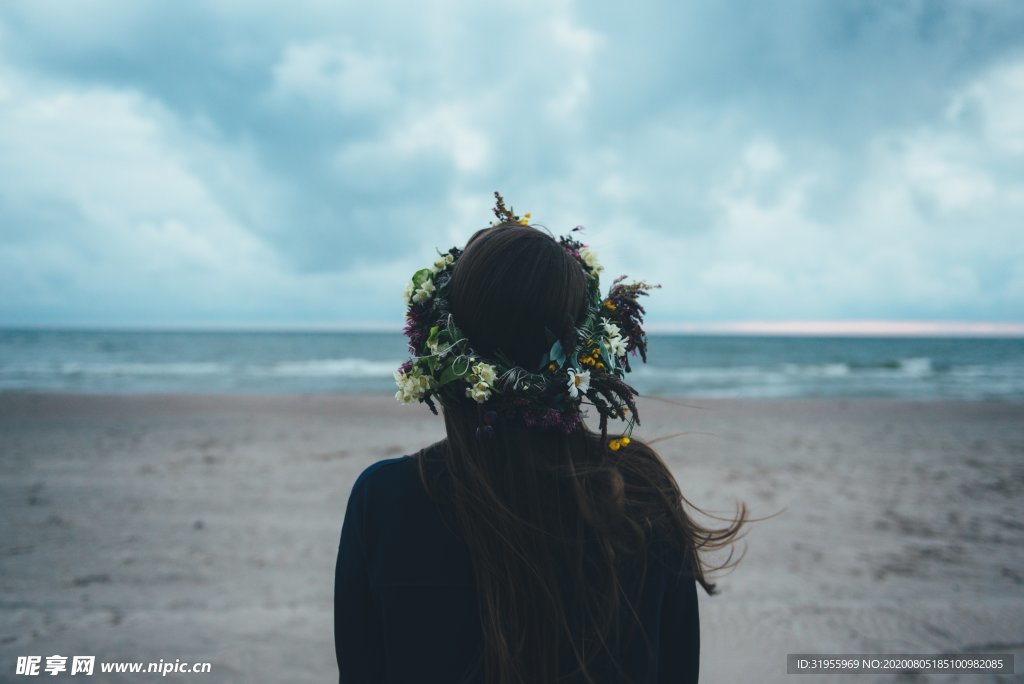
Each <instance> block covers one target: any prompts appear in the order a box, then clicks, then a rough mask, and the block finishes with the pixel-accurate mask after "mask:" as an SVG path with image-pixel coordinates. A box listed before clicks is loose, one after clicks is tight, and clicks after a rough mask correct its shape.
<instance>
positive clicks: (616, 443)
mask: <svg viewBox="0 0 1024 684" xmlns="http://www.w3.org/2000/svg"><path fill="white" fill-rule="evenodd" d="M620 446H621V445H620V444H619V440H617V439H613V440H612V441H610V442H608V448H609V449H611V450H612V451H618V450H619V447H620Z"/></svg>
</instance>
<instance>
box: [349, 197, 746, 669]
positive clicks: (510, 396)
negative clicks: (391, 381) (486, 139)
mask: <svg viewBox="0 0 1024 684" xmlns="http://www.w3.org/2000/svg"><path fill="white" fill-rule="evenodd" d="M496 196H497V198H498V203H497V207H496V209H495V213H496V215H497V217H498V222H497V224H496V225H492V227H489V228H485V229H483V230H481V231H479V232H477V233H476V234H475V235H474V236H473V237H472V238H471V239H470V240H469V242H468V243H467V245H466V248H465V250H460V249H457V248H453V249H452V250H449V252H447V253H445V254H442V255H441V257H440V258H439V259H438V260H437V261H436V262H435V263H434V265H433V267H432V268H429V269H422V270H421V271H418V272H417V273H416V274H415V275H414V277H413V279H412V281H411V282H410V284H409V286H408V287H407V288H406V300H407V303H408V305H409V312H408V321H409V325H408V327H407V328H406V333H407V334H408V335H409V339H410V349H411V351H412V353H413V354H414V357H415V358H414V359H413V360H411V361H409V362H406V364H404V365H403V366H402V368H401V369H400V370H399V371H398V372H397V373H396V379H397V380H398V383H399V392H398V394H397V396H398V398H399V399H400V400H402V401H405V402H413V401H421V402H424V403H427V404H428V405H429V406H430V408H431V409H432V410H435V413H436V408H435V400H436V401H437V402H439V403H440V404H441V409H442V411H443V414H444V421H445V429H446V432H447V437H446V439H444V440H442V441H440V442H438V443H436V444H433V445H430V446H429V447H426V448H424V449H422V450H421V451H420V452H418V453H416V454H415V455H412V456H403V457H400V458H393V459H388V460H385V461H381V462H378V463H375V464H373V465H371V466H370V467H369V468H367V469H366V470H365V471H364V472H363V473H362V474H361V475H360V476H359V478H358V479H357V481H356V483H355V485H354V487H353V489H352V493H351V495H350V497H349V502H348V507H347V510H346V514H345V521H344V525H343V528H342V534H341V543H340V547H339V552H338V562H337V566H336V579H335V582H336V585H335V644H336V651H337V658H338V666H339V670H340V674H341V679H340V681H341V682H343V683H345V684H359V683H362V682H374V683H376V682H398V683H402V684H411V683H416V684H420V683H431V682H445V683H452V684H454V683H456V682H486V683H488V684H491V683H494V684H540V683H547V682H552V683H553V682H594V683H596V682H635V683H637V684H641V683H645V682H673V683H679V682H696V681H697V678H698V671H699V654H700V628H699V620H698V611H697V591H696V584H698V583H699V584H700V585H701V586H702V587H703V588H704V590H705V591H706V592H707V593H708V594H712V593H714V585H713V584H711V583H709V582H708V580H707V579H706V578H705V568H704V563H703V562H702V560H701V558H700V556H699V553H698V552H700V551H703V550H713V549H718V548H721V547H724V546H726V545H727V544H729V543H731V542H733V541H735V539H736V538H737V535H738V533H739V530H740V528H741V526H742V524H743V523H744V522H745V520H746V509H745V507H742V506H741V509H740V513H739V516H738V518H737V519H736V520H735V521H734V522H733V523H732V524H731V525H729V526H728V527H727V528H725V529H722V530H712V529H705V528H703V527H701V526H699V525H697V524H696V523H694V522H693V521H692V520H691V519H690V518H689V516H688V515H687V513H686V511H685V510H684V503H688V502H686V500H685V499H684V498H683V496H682V494H681V493H680V490H679V487H678V485H677V484H676V482H675V480H674V478H673V477H672V475H671V473H670V472H669V470H668V468H667V467H666V465H665V463H664V462H663V461H662V460H661V459H660V458H659V457H658V455H657V454H656V453H655V452H654V451H653V450H652V449H651V448H650V447H649V446H647V445H644V444H642V443H641V442H640V441H639V440H638V439H636V438H631V437H630V436H629V433H630V431H631V429H632V426H633V425H634V423H636V422H638V421H637V415H636V405H635V403H634V396H635V394H636V393H635V391H634V390H633V389H632V388H631V387H630V386H629V385H627V384H626V383H625V382H624V380H623V377H624V375H625V373H626V372H627V371H628V370H629V356H630V355H637V354H638V355H640V356H641V357H643V358H644V360H646V338H645V337H644V334H643V330H642V328H641V327H640V324H641V322H642V315H643V307H642V306H640V304H639V303H638V301H637V298H638V297H639V296H641V295H644V294H646V293H647V290H648V289H650V287H651V286H649V285H647V284H645V283H633V284H624V283H622V282H621V280H622V279H619V280H618V281H616V282H615V284H614V285H613V287H612V289H611V291H610V292H609V295H608V296H607V297H604V298H602V297H601V295H600V291H599V289H598V280H599V273H600V271H601V266H600V265H599V264H598V263H597V260H596V258H595V256H594V254H593V252H592V251H591V250H589V249H588V248H587V247H586V246H585V245H583V244H581V243H579V242H578V241H576V240H575V239H574V238H572V237H563V238H561V239H560V240H555V239H554V238H552V237H551V236H549V235H548V234H546V233H545V232H542V231H540V230H538V229H536V228H533V227H531V226H529V225H527V223H528V222H527V220H526V219H525V218H524V219H520V218H519V217H517V216H516V215H515V214H513V212H512V211H511V210H509V209H506V208H505V205H504V202H503V201H502V199H501V197H500V195H497V193H496ZM528 217H529V215H527V218H528ZM588 410H589V411H590V412H591V414H593V413H596V414H597V415H598V417H599V419H600V432H594V431H592V430H590V429H589V428H588V427H587V426H586V425H585V424H584V422H583V418H584V416H585V413H584V411H588ZM612 419H623V420H625V421H626V428H625V430H624V431H623V432H622V433H621V434H618V435H609V434H608V422H609V420H612ZM730 557H731V554H730Z"/></svg>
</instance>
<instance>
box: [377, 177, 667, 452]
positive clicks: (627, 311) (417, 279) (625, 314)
mask: <svg viewBox="0 0 1024 684" xmlns="http://www.w3.org/2000/svg"><path fill="white" fill-rule="evenodd" d="M494 195H495V198H496V200H497V203H496V205H495V208H494V214H495V216H497V218H498V223H499V224H508V223H520V224H523V225H528V224H529V218H530V214H526V215H525V216H524V217H523V218H520V217H518V216H516V215H515V214H514V213H513V212H512V210H511V209H507V208H506V207H505V202H504V200H503V199H502V197H501V195H500V194H498V193H497V192H496V193H494ZM492 225H494V224H493V222H492ZM579 230H582V226H577V227H576V228H574V229H573V232H577V231H579ZM558 242H559V244H561V246H562V248H563V249H565V250H566V252H567V253H568V254H570V255H571V256H573V257H574V258H575V259H576V260H577V262H578V263H579V264H580V267H581V268H582V269H583V272H584V274H585V275H586V276H587V278H586V280H587V296H586V309H585V312H584V314H583V317H582V320H581V321H579V322H578V324H577V326H576V330H575V335H574V338H573V342H572V344H571V348H567V347H566V345H564V344H563V341H562V340H554V341H553V342H552V343H551V347H550V349H549V350H548V351H547V353H546V354H545V355H544V357H543V359H541V360H540V363H539V364H538V369H537V370H531V369H526V368H523V367H521V366H517V365H516V364H515V363H514V362H513V361H511V360H510V359H509V358H508V357H506V356H505V355H504V354H502V353H500V352H498V353H496V354H495V355H494V357H493V358H485V357H483V356H481V355H480V354H478V353H476V352H475V351H474V350H473V349H472V348H471V346H470V343H469V340H468V339H467V338H466V336H465V335H464V334H463V333H462V332H461V331H460V330H459V329H458V327H457V326H456V325H455V321H454V320H453V318H452V315H451V313H450V311H449V309H448V287H449V284H450V282H451V276H452V270H453V268H454V266H455V264H456V263H457V262H458V259H459V257H460V256H461V255H462V250H460V249H459V248H458V247H452V248H451V249H449V250H448V251H447V252H443V253H440V255H439V256H438V258H437V259H436V260H435V261H434V263H433V265H432V266H431V267H430V268H423V269H420V270H419V271H416V273H414V274H413V276H412V279H411V280H410V281H409V282H408V284H407V285H406V287H405V301H406V304H407V306H408V311H407V313H406V323H407V324H406V327H405V334H406V335H407V336H408V338H409V351H410V352H411V353H412V355H413V358H412V359H410V360H408V361H406V362H405V363H403V364H402V365H401V367H399V369H398V370H397V371H395V381H396V382H397V384H398V392H396V393H395V397H396V398H397V399H398V400H399V401H401V402H403V403H407V404H408V403H412V402H415V401H419V402H423V403H425V404H427V406H429V407H430V410H431V411H433V412H434V413H435V414H436V413H437V407H436V406H435V405H434V401H433V399H434V397H437V398H438V399H439V400H440V401H441V402H442V403H444V404H448V405H455V404H457V403H459V402H475V404H476V405H477V406H478V408H479V410H480V415H481V418H482V424H481V426H480V427H478V428H477V437H483V436H490V435H493V434H494V430H495V426H496V425H497V424H498V422H499V421H513V420H516V421H520V422H521V423H522V424H524V425H526V426H527V427H531V428H532V427H537V428H558V429H560V430H562V431H563V432H564V433H566V434H568V433H571V432H573V431H574V430H576V429H577V428H578V427H579V426H580V424H581V422H582V419H583V418H584V417H585V415H586V414H585V413H584V411H583V410H582V405H583V404H584V403H587V404H589V405H591V406H593V407H594V409H595V410H596V411H597V412H598V414H600V427H601V437H602V440H603V441H607V436H608V420H609V419H611V418H615V419H620V420H624V421H627V425H626V428H625V429H624V430H623V436H622V437H620V438H618V439H613V440H610V441H607V443H608V446H609V448H610V449H612V450H613V451H618V449H619V448H621V447H622V446H626V445H628V444H629V435H630V434H631V433H632V430H633V426H634V425H639V423H640V421H639V418H638V416H637V410H636V401H635V397H636V396H637V392H636V390H635V389H633V388H632V387H631V386H630V385H628V384H626V382H625V381H624V380H623V378H624V376H625V374H626V373H627V372H629V371H630V365H629V355H630V354H633V355H634V356H635V355H638V354H639V356H640V357H641V358H642V359H643V361H644V362H645V363H646V361H647V337H646V334H645V333H644V330H643V327H642V324H643V315H644V313H645V312H644V307H643V306H641V305H640V303H639V301H638V298H639V297H640V296H642V295H646V294H648V291H649V290H651V289H653V288H656V287H660V286H659V285H649V284H647V283H644V282H634V283H625V282H623V281H624V280H625V276H621V277H619V278H617V279H616V280H615V281H614V282H613V283H612V286H611V288H610V290H609V292H608V295H607V296H606V297H602V296H601V293H600V283H599V274H600V273H601V271H602V270H603V267H602V266H601V264H600V263H599V262H598V260H597V255H596V254H595V253H594V251H593V250H592V249H590V248H589V247H587V246H586V245H585V244H583V243H581V242H579V241H578V240H576V239H575V238H573V237H572V236H571V235H564V236H562V237H561V238H559V240H558ZM551 337H552V338H553V337H554V335H552V336H551Z"/></svg>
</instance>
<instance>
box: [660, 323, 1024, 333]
mask: <svg viewBox="0 0 1024 684" xmlns="http://www.w3.org/2000/svg"><path fill="white" fill-rule="evenodd" d="M648 331H649V332H653V333H657V332H681V333H723V334H735V335H878V336H901V335H907V336H916V335H921V336H942V335H953V336H959V335H965V336H979V337H1017V336H1020V337H1024V322H1020V323H1009V322H987V321H870V320H869V321H725V322H718V323H682V324H675V325H672V324H669V325H657V324H651V325H650V326H648Z"/></svg>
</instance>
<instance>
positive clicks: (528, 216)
mask: <svg viewBox="0 0 1024 684" xmlns="http://www.w3.org/2000/svg"><path fill="white" fill-rule="evenodd" d="M523 216H525V217H526V218H530V216H531V214H530V212H526V213H525V214H523Z"/></svg>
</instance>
